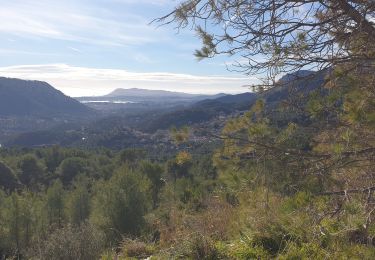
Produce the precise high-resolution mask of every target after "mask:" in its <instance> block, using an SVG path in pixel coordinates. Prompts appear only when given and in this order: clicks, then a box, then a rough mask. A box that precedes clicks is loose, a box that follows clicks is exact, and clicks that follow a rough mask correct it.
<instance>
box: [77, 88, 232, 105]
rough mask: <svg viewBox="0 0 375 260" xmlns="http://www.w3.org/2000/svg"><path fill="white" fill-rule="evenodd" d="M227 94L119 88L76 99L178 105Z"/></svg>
mask: <svg viewBox="0 0 375 260" xmlns="http://www.w3.org/2000/svg"><path fill="white" fill-rule="evenodd" d="M225 95H227V94H223V93H220V94H216V95H205V94H190V93H184V92H176V91H167V90H151V89H140V88H129V89H124V88H118V89H115V90H114V91H112V92H110V93H109V94H107V95H104V96H92V97H90V96H89V97H76V98H75V99H76V100H78V101H81V102H82V101H92V102H94V101H108V102H111V101H129V102H153V103H176V102H177V103H178V102H197V101H200V100H204V99H215V98H219V97H222V96H225Z"/></svg>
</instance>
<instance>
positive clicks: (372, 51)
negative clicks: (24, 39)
mask: <svg viewBox="0 0 375 260" xmlns="http://www.w3.org/2000/svg"><path fill="white" fill-rule="evenodd" d="M166 12H167V10H166ZM374 21H375V2H374V1H367V0H352V1H351V0H334V1H333V0H316V1H315V0H300V1H299V0H295V1H289V0H264V1H260V0H221V1H217V0H189V1H184V2H182V3H180V4H178V5H177V6H176V8H175V9H174V10H172V11H171V12H170V13H167V14H166V16H164V17H161V18H158V19H156V20H154V22H153V23H154V24H156V25H158V26H159V25H160V26H167V27H169V26H170V25H171V26H174V27H176V28H177V30H178V29H182V28H189V29H194V30H196V32H197V34H198V36H199V37H200V38H201V39H202V44H203V45H202V48H201V49H199V50H197V51H196V53H195V54H196V56H197V57H198V58H199V59H209V58H212V57H215V56H217V55H222V54H224V55H229V56H230V59H231V58H234V59H236V60H237V62H236V63H235V64H234V66H232V67H229V69H232V70H236V71H242V72H243V73H245V74H248V75H258V76H259V77H261V78H262V83H261V84H259V85H255V86H253V87H254V90H256V91H257V92H258V94H259V95H258V96H257V100H256V101H255V102H254V104H253V105H252V106H251V107H250V108H249V109H248V110H247V111H246V112H245V113H242V114H241V115H239V116H237V117H235V118H232V119H229V120H228V121H227V122H226V124H225V126H224V127H223V129H222V131H221V132H219V133H216V132H213V131H210V129H204V134H205V135H206V136H207V143H206V144H205V145H206V147H207V149H204V150H202V149H196V148H195V147H191V146H190V139H191V137H192V135H193V134H194V133H192V131H193V130H192V129H191V128H189V126H186V127H182V128H174V129H172V130H171V131H170V135H171V137H172V138H173V140H174V142H175V145H176V147H178V149H175V150H174V152H173V153H172V154H170V153H168V155H165V156H164V155H163V154H162V153H161V152H160V153H159V156H156V157H155V154H153V156H152V157H151V156H149V151H147V150H142V149H123V150H121V151H117V150H111V149H106V148H90V149H88V148H87V149H82V148H74V147H60V146H52V147H44V148H43V147H41V148H32V149H31V148H0V187H1V190H0V255H1V258H2V259H132V258H133V259H145V258H148V257H149V258H150V259H374V256H375V224H374V218H375V196H374V191H375V172H374V170H375V135H374V133H375V73H374V72H375V70H374V68H375V60H374V59H375V41H374V39H375V24H374ZM228 59H229V58H228ZM306 70H310V73H305V72H306ZM311 71H315V72H311ZM286 73H288V74H286ZM281 76H283V77H281ZM317 76H319V77H323V80H322V83H321V84H320V85H319V86H317V87H314V88H301V85H303V84H302V83H303V82H306V81H307V82H311V81H313V80H314V79H315V77H317ZM319 82H320V81H319ZM285 89H287V91H286V93H287V95H285V96H283V99H282V101H281V102H276V103H275V102H270V101H269V99H267V98H265V97H269V95H276V96H277V95H279V94H280V93H285V91H284V92H282V90H285ZM198 130H199V129H198ZM198 130H197V129H194V131H198ZM210 141H215V145H212V143H211V142H210ZM202 151H203V152H202Z"/></svg>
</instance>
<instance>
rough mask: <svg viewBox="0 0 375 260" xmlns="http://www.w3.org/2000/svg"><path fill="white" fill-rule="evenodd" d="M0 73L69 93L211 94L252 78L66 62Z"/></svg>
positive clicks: (234, 90) (237, 86)
mask: <svg viewBox="0 0 375 260" xmlns="http://www.w3.org/2000/svg"><path fill="white" fill-rule="evenodd" d="M0 76H3V77H12V78H22V79H31V80H42V81H47V82H48V83H50V84H52V85H53V86H54V87H56V88H57V89H59V90H61V91H63V92H64V93H66V94H68V95H71V96H89V95H102V94H106V93H108V92H110V91H112V90H113V89H115V88H133V87H137V88H147V89H164V90H173V91H181V92H189V93H206V94H214V93H219V92H226V93H241V92H247V91H249V90H248V89H247V88H245V87H243V86H244V85H251V84H252V83H255V82H256V81H257V80H256V79H255V78H245V77H228V76H220V75H213V76H198V75H190V74H177V73H167V72H148V73H141V72H130V71H126V70H120V69H96V68H87V67H74V66H69V65H66V64H46V65H20V66H9V67H0Z"/></svg>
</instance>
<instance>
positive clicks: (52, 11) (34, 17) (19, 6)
mask: <svg viewBox="0 0 375 260" xmlns="http://www.w3.org/2000/svg"><path fill="white" fill-rule="evenodd" d="M0 17H1V23H0V32H1V33H6V34H8V35H16V36H18V37H41V38H48V39H57V40H68V41H75V42H81V43H85V44H97V45H108V46H126V45H141V44H146V43H151V42H155V41H161V40H163V39H164V37H165V36H164V35H163V30H161V29H159V30H157V31H156V30H155V28H154V27H152V26H149V25H148V22H149V21H148V20H147V19H145V18H144V17H141V16H138V15H135V14H131V13H126V12H125V11H124V12H116V10H108V9H105V8H102V7H101V8H99V7H95V6H94V5H93V6H90V8H88V7H87V6H83V5H80V4H79V1H76V2H75V1H67V2H65V1H64V2H62V1H61V2H60V1H47V0H39V1H19V0H13V1H9V2H6V3H2V6H1V9H0Z"/></svg>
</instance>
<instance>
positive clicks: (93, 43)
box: [0, 0, 256, 96]
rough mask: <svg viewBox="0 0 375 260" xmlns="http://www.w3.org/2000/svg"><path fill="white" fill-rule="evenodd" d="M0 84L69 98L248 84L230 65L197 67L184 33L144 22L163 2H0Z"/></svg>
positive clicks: (161, 10) (193, 45)
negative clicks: (31, 83) (20, 83)
mask: <svg viewBox="0 0 375 260" xmlns="http://www.w3.org/2000/svg"><path fill="white" fill-rule="evenodd" d="M0 3H1V6H2V7H1V10H0V15H1V17H2V22H1V24H0V37H1V39H3V40H2V41H1V43H0V55H1V57H2V58H1V60H0V76H3V77H13V78H22V79H32V80H42V81H47V82H48V83H50V84H52V85H53V86H54V87H56V88H57V89H59V90H61V91H62V92H64V93H65V94H67V95H71V96H87V95H102V94H106V93H108V92H110V91H112V90H113V89H116V88H146V89H163V90H172V91H181V92H189V93H206V94H213V93H219V92H225V93H240V92H246V91H248V89H247V88H245V87H243V86H244V85H251V84H252V83H254V82H256V79H255V78H250V77H246V76H244V75H241V74H236V73H233V72H229V71H227V68H226V62H227V63H228V62H229V63H230V62H231V61H230V58H229V59H228V57H219V58H215V59H209V60H205V61H200V62H198V61H197V60H196V58H195V57H194V56H193V53H194V50H195V49H197V48H199V47H200V42H199V40H198V39H197V38H196V36H195V33H194V32H192V31H190V30H189V29H188V28H187V29H185V30H182V31H180V32H179V33H178V34H177V32H176V31H175V30H174V29H173V27H168V26H167V27H159V28H158V27H157V26H156V25H155V24H151V25H150V21H152V20H153V19H154V18H157V17H160V16H162V15H163V14H166V13H167V12H168V11H170V10H172V8H173V6H175V5H176V2H175V1H166V0H140V1H133V0H79V1H77V0H66V1H52V0H40V1H25V0H23V1H20V0H12V1H5V0H0Z"/></svg>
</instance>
